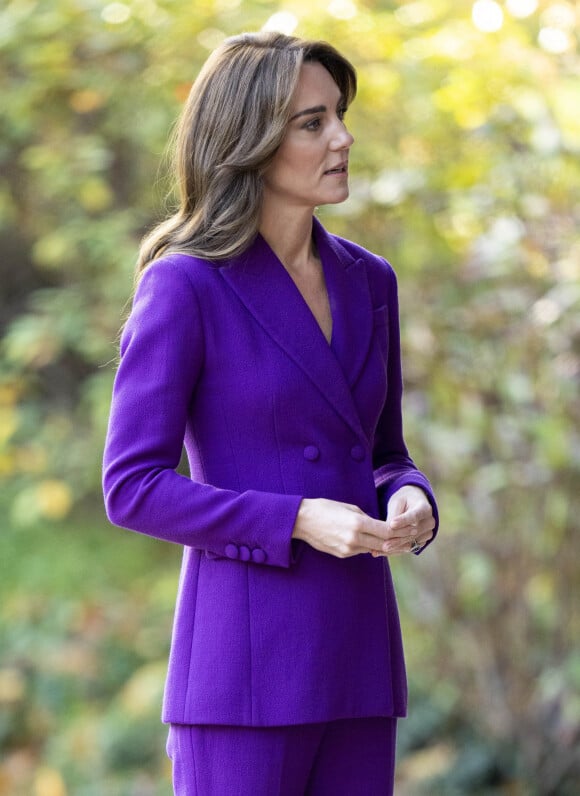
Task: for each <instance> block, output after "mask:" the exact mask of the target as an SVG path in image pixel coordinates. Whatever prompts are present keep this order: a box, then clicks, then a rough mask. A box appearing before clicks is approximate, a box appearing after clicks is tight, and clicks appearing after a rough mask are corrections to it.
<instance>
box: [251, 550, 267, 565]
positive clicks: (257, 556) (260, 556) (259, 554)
mask: <svg viewBox="0 0 580 796" xmlns="http://www.w3.org/2000/svg"><path fill="white" fill-rule="evenodd" d="M265 560H266V553H265V552H264V551H263V550H262V549H260V548H259V547H256V549H255V550H252V561H253V562H254V564H263V563H264V561H265Z"/></svg>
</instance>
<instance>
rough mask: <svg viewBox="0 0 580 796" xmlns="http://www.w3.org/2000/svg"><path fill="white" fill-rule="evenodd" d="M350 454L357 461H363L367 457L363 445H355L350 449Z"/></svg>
mask: <svg viewBox="0 0 580 796" xmlns="http://www.w3.org/2000/svg"><path fill="white" fill-rule="evenodd" d="M350 455H351V456H352V458H353V459H354V460H355V462H362V460H363V459H364V457H365V449H364V448H363V447H362V445H353V446H352V448H351V449H350Z"/></svg>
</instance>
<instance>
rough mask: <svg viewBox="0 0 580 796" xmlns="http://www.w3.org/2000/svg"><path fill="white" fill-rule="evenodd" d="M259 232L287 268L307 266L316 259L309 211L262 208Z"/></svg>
mask: <svg viewBox="0 0 580 796" xmlns="http://www.w3.org/2000/svg"><path fill="white" fill-rule="evenodd" d="M260 234H261V235H262V237H263V238H264V240H265V241H266V243H267V244H268V245H269V246H270V248H271V249H272V251H273V252H274V253H275V254H276V256H277V257H278V259H279V260H280V262H281V263H282V264H283V265H284V267H285V268H286V269H287V270H289V271H304V270H307V269H310V268H311V266H312V261H313V259H316V253H315V250H314V242H313V239H312V210H310V209H305V210H300V211H298V212H297V211H295V210H293V211H292V212H290V211H288V210H287V211H286V212H282V213H280V212H278V209H277V210H276V212H273V211H270V212H268V208H267V207H265V208H264V210H263V211H262V218H261V221H260Z"/></svg>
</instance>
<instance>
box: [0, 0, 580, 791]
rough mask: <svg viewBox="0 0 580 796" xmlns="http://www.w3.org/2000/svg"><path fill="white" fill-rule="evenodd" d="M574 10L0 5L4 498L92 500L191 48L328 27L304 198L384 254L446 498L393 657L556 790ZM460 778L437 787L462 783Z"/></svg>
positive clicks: (579, 410) (568, 385) (573, 235)
mask: <svg viewBox="0 0 580 796" xmlns="http://www.w3.org/2000/svg"><path fill="white" fill-rule="evenodd" d="M315 11H316V13H313V12H315ZM579 14H580V11H579V5H578V3H574V2H571V1H568V2H566V1H565V0H561V1H560V0H559V1H558V2H556V1H555V0H554V2H552V0H505V2H501V3H500V2H495V0H477V2H473V3H472V2H469V1H468V0H456V2H451V0H411V2H389V1H388V0H366V2H364V3H363V2H355V0H329V1H327V0H324V1H322V0H310V2H308V3H307V2H305V0H288V1H287V2H286V3H285V4H284V6H283V7H279V6H278V5H277V3H276V2H270V0H254V1H253V2H242V1H241V0H213V2H209V0H208V1H207V2H205V1H204V0H201V1H200V2H196V3H195V4H193V3H191V2H189V0H125V2H107V0H8V2H7V3H6V4H5V5H4V6H3V9H2V10H0V91H1V96H2V115H1V117H0V167H1V174H0V246H1V251H2V256H1V257H0V284H1V285H2V288H1V294H0V326H1V330H2V340H1V343H0V346H1V348H0V351H1V354H2V359H1V364H0V473H2V476H3V479H4V483H5V493H6V495H7V496H8V497H9V498H10V502H9V510H10V514H11V518H12V520H11V521H12V522H13V523H14V525H16V526H20V527H21V526H25V525H27V524H31V523H36V522H38V521H39V520H58V519H61V518H63V517H65V516H66V515H67V514H68V513H69V512H70V510H71V509H72V508H73V506H74V505H75V504H79V503H81V504H82V505H84V506H87V505H89V504H91V502H94V500H99V480H100V479H99V472H100V452H101V449H102V440H103V436H104V429H105V423H106V416H107V405H108V400H109V395H110V388H111V380H112V375H113V370H114V368H113V367H112V363H114V360H115V357H116V344H115V340H116V335H117V330H118V328H119V326H120V324H121V321H122V316H123V312H124V309H125V302H126V300H127V297H128V295H129V293H130V290H131V282H132V277H131V273H132V268H133V262H134V260H135V255H136V250H137V246H138V240H139V237H140V236H141V234H142V233H143V231H144V230H145V229H146V228H147V227H149V226H150V225H151V224H152V223H153V222H154V220H155V219H157V218H159V216H160V215H162V213H163V205H164V201H165V194H166V193H167V190H168V187H167V186H166V184H165V181H164V179H163V178H162V176H161V173H160V170H159V163H160V161H161V158H162V154H163V151H164V147H165V142H166V139H167V136H168V132H169V129H170V127H171V124H172V122H173V119H174V118H175V116H176V115H177V113H178V111H179V107H180V104H181V102H182V101H183V99H184V98H185V96H186V94H187V91H188V89H189V86H190V84H191V81H192V80H193V79H194V77H195V74H196V71H197V70H198V68H199V66H200V65H201V63H202V62H203V61H204V60H205V57H206V56H207V54H208V52H209V51H210V50H211V49H212V48H213V47H214V46H215V45H216V44H217V43H218V42H219V41H220V40H221V39H222V38H223V37H224V36H225V35H229V34H232V33H236V32H239V31H240V30H244V29H257V28H260V27H262V26H264V25H268V26H271V27H278V28H281V29H283V30H284V31H285V32H296V33H297V34H299V35H304V36H316V37H322V38H325V39H328V40H330V41H331V42H333V43H334V44H336V45H337V46H338V47H339V48H340V49H342V50H343V51H345V52H346V54H347V55H348V56H350V57H351V58H352V60H353V62H354V63H355V64H356V66H357V68H358V70H359V76H360V93H359V98H358V100H357V102H356V103H355V105H354V106H353V108H352V110H351V111H349V115H348V122H349V125H350V127H351V130H352V131H353V133H354V136H355V139H356V145H355V147H354V149H353V153H352V165H353V168H352V171H353V175H354V176H353V178H352V195H351V199H350V200H349V201H348V203H346V204H345V205H344V206H339V207H336V208H323V209H322V210H321V216H322V217H323V218H324V221H325V223H326V224H327V226H328V227H329V228H331V229H332V230H333V231H336V232H338V233H339V234H344V235H346V236H347V237H352V238H353V239H355V240H357V241H359V242H361V243H363V244H364V245H367V246H368V247H369V248H371V249H373V250H375V251H378V252H380V253H382V254H384V255H385V256H386V257H388V259H389V260H391V261H392V262H393V264H394V266H395V267H396V269H397V270H398V272H399V276H400V289H401V304H402V317H403V346H404V361H405V364H406V385H407V392H406V418H407V437H408V441H409V444H410V447H411V449H412V450H413V452H414V453H415V456H416V458H417V460H418V461H419V462H420V464H421V466H422V467H423V468H424V469H425V470H426V471H427V472H428V473H430V474H431V475H432V476H433V481H434V483H435V485H436V488H437V493H438V496H439V499H440V502H441V507H442V535H441V539H440V541H439V542H438V545H437V546H436V547H434V548H433V549H432V552H431V551H430V553H429V556H426V557H425V559H424V560H423V559H419V560H418V561H412V562H407V561H405V562H400V563H399V562H397V564H396V565H395V566H396V571H397V575H398V578H399V580H400V584H401V591H402V596H403V603H404V605H405V610H406V613H407V615H408V616H409V617H410V618H412V622H413V626H412V632H411V633H410V635H411V643H410V645H409V660H410V664H411V665H410V669H411V672H414V671H417V670H420V671H421V673H422V674H421V679H422V684H423V687H425V691H426V692H428V691H429V686H431V687H432V688H433V694H435V697H434V702H435V703H436V704H438V705H439V709H440V711H442V713H441V715H443V714H445V715H447V716H451V715H453V716H462V715H463V716H464V717H465V715H466V713H470V714H471V716H470V719H469V722H470V723H472V725H473V726H474V727H477V728H479V730H480V731H481V732H483V733H485V734H486V735H487V737H488V738H490V739H492V741H493V742H494V743H495V744H497V747H498V748H500V747H501V748H503V749H504V750H505V748H506V747H513V749H514V753H513V755H512V758H511V760H512V768H511V769H510V772H509V773H510V775H511V776H516V775H517V776H519V777H520V778H521V781H522V782H525V783H527V784H526V786H525V787H526V788H527V790H525V792H526V793H532V792H534V793H538V794H552V793H553V794H556V793H558V794H568V793H569V794H572V792H573V791H574V785H573V782H574V776H579V772H578V758H577V751H576V750H577V747H578V743H579V741H580V729H579V727H580V699H579V697H578V693H579V691H580V688H579V686H580V652H579V651H578V648H577V644H576V643H575V641H574V640H575V639H577V638H578V636H579V630H580V628H579V619H578V612H577V611H575V606H576V605H577V603H578V599H579V589H580V587H579V584H580V563H579V562H580V559H579V557H578V555H577V554H576V555H573V554H572V550H573V546H574V543H575V537H576V535H577V533H578V531H579V530H580V528H579V524H580V523H579V519H578V518H579V516H580V505H579V504H580V438H579V437H580V435H579V430H578V429H579V421H580V403H579V401H578V384H579V380H580V313H579V309H580V239H579V236H578V232H577V230H578V224H579V221H580V218H579V216H580V203H579V192H578V186H579V185H580V160H579V157H578V156H579V150H580V116H579V115H578V108H579V107H580V84H579V83H578V70H579V57H578V42H577V36H578V22H579ZM168 201H171V200H170V199H169V200H168ZM443 704H444V705H445V706H446V707H445V710H444V709H443V708H442V707H441V705H443ZM445 711H447V713H445ZM436 713H437V711H436ZM437 715H439V713H437ZM420 743H421V744H422V745H425V744H428V743H429V739H428V738H424V737H423V738H422V740H421V741H420ZM409 749H410V752H412V751H413V749H414V748H413V746H412V744H411V746H410V747H409ZM417 759H419V758H417ZM433 759H436V758H433ZM441 759H442V758H441V757H439V758H437V760H438V762H437V764H436V765H435V767H434V768H433V771H434V770H435V769H436V768H437V765H440V764H441ZM445 759H446V760H448V758H445ZM421 760H422V761H423V764H422V766H420V773H419V774H417V776H418V777H422V778H423V779H425V781H427V780H428V776H429V772H430V771H431V769H430V767H429V764H428V763H427V764H426V763H424V761H425V758H424V757H423V758H421ZM470 760H471V759H470ZM449 765H452V764H451V763H449ZM465 765H466V766H467V767H468V765H472V761H471V762H469V763H467V762H466V763H465ZM457 766H459V762H457V763H456V765H455V769H456V770H457ZM518 766H519V769H518V768H517V767H518ZM491 768H493V766H492V767H491ZM470 770H471V769H470ZM450 776H451V775H450ZM490 776H495V775H493V774H490ZM457 781H459V780H457ZM451 782H452V780H451V779H450V780H448V784H447V785H444V786H442V787H443V791H442V792H445V793H446V794H450V793H452V792H453V793H454V792H461V791H457V790H453V788H459V787H460V786H459V785H457V784H455V785H452V784H450V783H451ZM428 787H429V788H431V790H430V791H429V792H430V793H434V792H435V791H434V790H433V787H434V785H433V784H432V783H431V785H429V786H428ZM445 788H447V790H445ZM463 792H470V793H475V792H478V791H476V789H475V785H472V786H471V789H470V787H467V786H466V790H465V791H463Z"/></svg>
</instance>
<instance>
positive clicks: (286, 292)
mask: <svg viewBox="0 0 580 796" xmlns="http://www.w3.org/2000/svg"><path fill="white" fill-rule="evenodd" d="M314 234H315V237H316V242H317V245H318V250H319V252H320V256H321V259H322V263H323V267H324V273H325V276H326V283H327V287H328V293H329V298H330V306H331V311H332V317H333V336H332V343H331V345H329V344H328V343H327V341H326V339H325V338H324V335H323V334H322V332H321V330H320V328H319V326H318V324H317V322H316V320H315V319H314V316H313V315H312V314H311V312H310V310H309V308H308V306H307V304H306V303H305V302H304V300H303V298H302V296H301V295H300V293H299V291H298V289H297V288H296V286H295V285H294V282H293V281H292V279H291V277H290V276H289V275H288V273H287V272H286V270H285V268H284V266H283V265H282V264H281V263H280V261H279V260H278V259H277V257H276V256H275V254H274V253H273V251H272V250H271V249H270V247H269V246H268V245H267V243H266V242H265V240H264V239H263V238H262V237H261V236H258V237H257V239H256V240H255V242H254V243H253V245H252V246H251V247H250V248H249V249H248V250H247V251H246V252H245V253H244V254H242V255H240V256H237V257H235V258H232V259H231V260H228V261H225V262H224V263H223V264H221V265H220V266H219V267H218V266H216V265H215V264H210V263H208V262H207V261H204V260H201V259H197V258H195V257H192V256H189V255H183V254H171V255H167V256H165V257H163V258H162V259H160V260H158V261H156V262H155V263H153V264H152V265H151V266H149V267H148V268H147V270H146V271H145V273H144V275H143V277H142V279H141V282H140V283H139V287H138V289H137V292H136V296H135V300H134V305H133V310H132V313H131V316H130V318H129V320H128V322H127V325H126V327H125V330H124V333H123V337H122V342H121V361H120V366H119V370H118V373H117V377H116V381H115V388H114V394H113V401H112V408H111V416H110V422H109V431H108V435H107V441H106V450H105V461H104V491H105V499H106V507H107V513H108V516H109V518H110V520H111V521H112V522H113V523H115V524H117V525H121V526H125V527H127V528H131V529H133V530H136V531H140V532H142V533H145V534H149V535H151V536H155V537H157V538H160V539H166V540H168V541H171V542H176V543H178V544H181V545H183V546H184V557H183V566H182V571H181V577H180V581H179V591H178V596H177V606H176V614H175V622H174V629H173V636H172V645H171V655H170V661H169V671H168V677H167V683H166V690H165V699H164V708H163V719H164V721H167V722H175V723H186V724H205V723H211V724H235V725H255V726H267V725H280V724H297V723H307V722H318V721H328V720H332V719H340V718H347V717H362V716H402V715H404V714H405V711H406V696H407V689H406V678H405V667H404V660H403V650H402V644H401V633H400V627H399V619H398V612H397V605H396V601H395V593H394V590H393V584H392V580H391V574H390V570H389V564H388V562H387V560H386V559H383V558H376V559H375V558H373V557H372V556H371V555H369V554H365V555H358V556H354V557H352V558H347V559H338V558H335V557H333V556H331V555H327V554H325V553H321V552H318V551H317V550H315V549H313V548H312V547H310V546H309V545H307V544H306V543H304V542H300V541H296V540H292V539H291V534H292V530H293V526H294V521H295V518H296V514H297V511H298V507H299V504H300V501H301V499H302V498H315V497H325V498H330V499H334V500H339V501H344V502H347V503H352V504H356V505H357V506H359V507H360V508H361V509H362V510H363V511H365V512H367V513H368V514H370V515H372V516H373V517H383V518H384V516H385V513H386V504H387V501H388V499H389V497H390V496H391V495H392V494H393V493H394V492H395V491H396V490H397V489H398V488H399V487H401V486H403V485H404V484H415V485H418V486H420V487H422V488H423V489H424V490H425V491H426V492H427V495H428V497H429V500H430V501H431V504H432V506H433V509H434V512H435V514H436V505H435V501H434V498H433V494H432V491H431V488H430V485H429V482H428V481H427V479H426V478H425V476H424V475H423V474H422V473H420V472H419V471H418V470H417V468H416V467H415V465H414V464H413V461H412V460H411V459H410V458H409V455H408V453H407V449H406V447H405V443H404V441H403V434H402V423H401V392H402V380H401V367H400V352H399V321H398V306H397V289H396V278H395V275H394V272H393V270H392V269H391V267H390V265H388V263H387V262H386V261H385V260H383V259H381V258H379V257H377V256H375V255H373V254H371V253H370V252H368V251H366V250H364V249H362V248H361V247H359V246H357V245H355V244H353V243H351V242H349V241H346V240H342V239H340V238H338V237H336V236H333V235H330V234H328V233H327V232H326V231H325V230H324V229H323V227H322V226H321V225H320V223H319V222H318V221H316V220H315V221H314ZM183 444H185V448H186V451H187V456H188V459H189V466H190V471H191V478H188V477H186V476H183V475H179V474H178V473H176V472H175V468H176V467H177V465H178V463H179V460H180V456H181V452H182V446H183Z"/></svg>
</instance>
